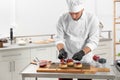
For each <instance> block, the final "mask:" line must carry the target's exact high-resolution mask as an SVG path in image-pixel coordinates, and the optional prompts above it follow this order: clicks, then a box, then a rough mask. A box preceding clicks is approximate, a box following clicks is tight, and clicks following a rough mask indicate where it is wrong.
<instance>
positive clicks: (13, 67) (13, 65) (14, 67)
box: [13, 61, 15, 72]
mask: <svg viewBox="0 0 120 80" xmlns="http://www.w3.org/2000/svg"><path fill="white" fill-rule="evenodd" d="M13 71H14V72H15V61H13Z"/></svg>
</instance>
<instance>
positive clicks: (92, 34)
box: [86, 16, 99, 51]
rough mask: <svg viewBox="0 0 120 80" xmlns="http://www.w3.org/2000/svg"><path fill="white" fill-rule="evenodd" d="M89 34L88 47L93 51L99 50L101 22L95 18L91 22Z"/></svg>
mask: <svg viewBox="0 0 120 80" xmlns="http://www.w3.org/2000/svg"><path fill="white" fill-rule="evenodd" d="M88 26H89V34H88V40H87V43H86V46H87V47H89V48H90V49H91V51H92V50H94V49H95V48H97V46H98V43H99V20H98V19H97V18H96V17H95V16H93V17H92V18H91V20H90V22H89V25H88Z"/></svg>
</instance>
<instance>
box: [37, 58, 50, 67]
mask: <svg viewBox="0 0 120 80" xmlns="http://www.w3.org/2000/svg"><path fill="white" fill-rule="evenodd" d="M47 63H48V61H47V60H40V63H39V67H46V66H47Z"/></svg>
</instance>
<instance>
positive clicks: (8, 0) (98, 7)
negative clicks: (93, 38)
mask: <svg viewBox="0 0 120 80" xmlns="http://www.w3.org/2000/svg"><path fill="white" fill-rule="evenodd" d="M112 1H113V0H86V9H87V10H88V11H90V12H93V13H95V14H96V15H97V16H98V17H99V19H100V20H101V21H102V22H103V24H104V25H105V27H104V29H107V30H108V29H109V30H112V26H113V24H112V18H113V15H112V14H113V11H112V10H113V8H112V7H113V6H112ZM106 5H107V6H106ZM66 11H67V5H66V2H65V0H0V27H1V28H2V29H0V34H2V33H5V34H7V35H8V36H9V28H10V27H13V28H14V33H15V35H34V34H47V33H56V22H57V20H58V18H59V16H60V15H61V14H62V13H64V12H66Z"/></svg>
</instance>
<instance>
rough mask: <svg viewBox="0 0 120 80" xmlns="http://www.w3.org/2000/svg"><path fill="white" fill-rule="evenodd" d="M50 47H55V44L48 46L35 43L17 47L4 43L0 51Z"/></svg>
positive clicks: (16, 45)
mask: <svg viewBox="0 0 120 80" xmlns="http://www.w3.org/2000/svg"><path fill="white" fill-rule="evenodd" d="M50 46H55V43H54V42H53V43H48V44H35V43H29V44H26V45H23V46H21V45H18V44H9V43H5V44H4V46H3V48H0V51H1V50H10V49H21V48H34V47H50Z"/></svg>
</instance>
